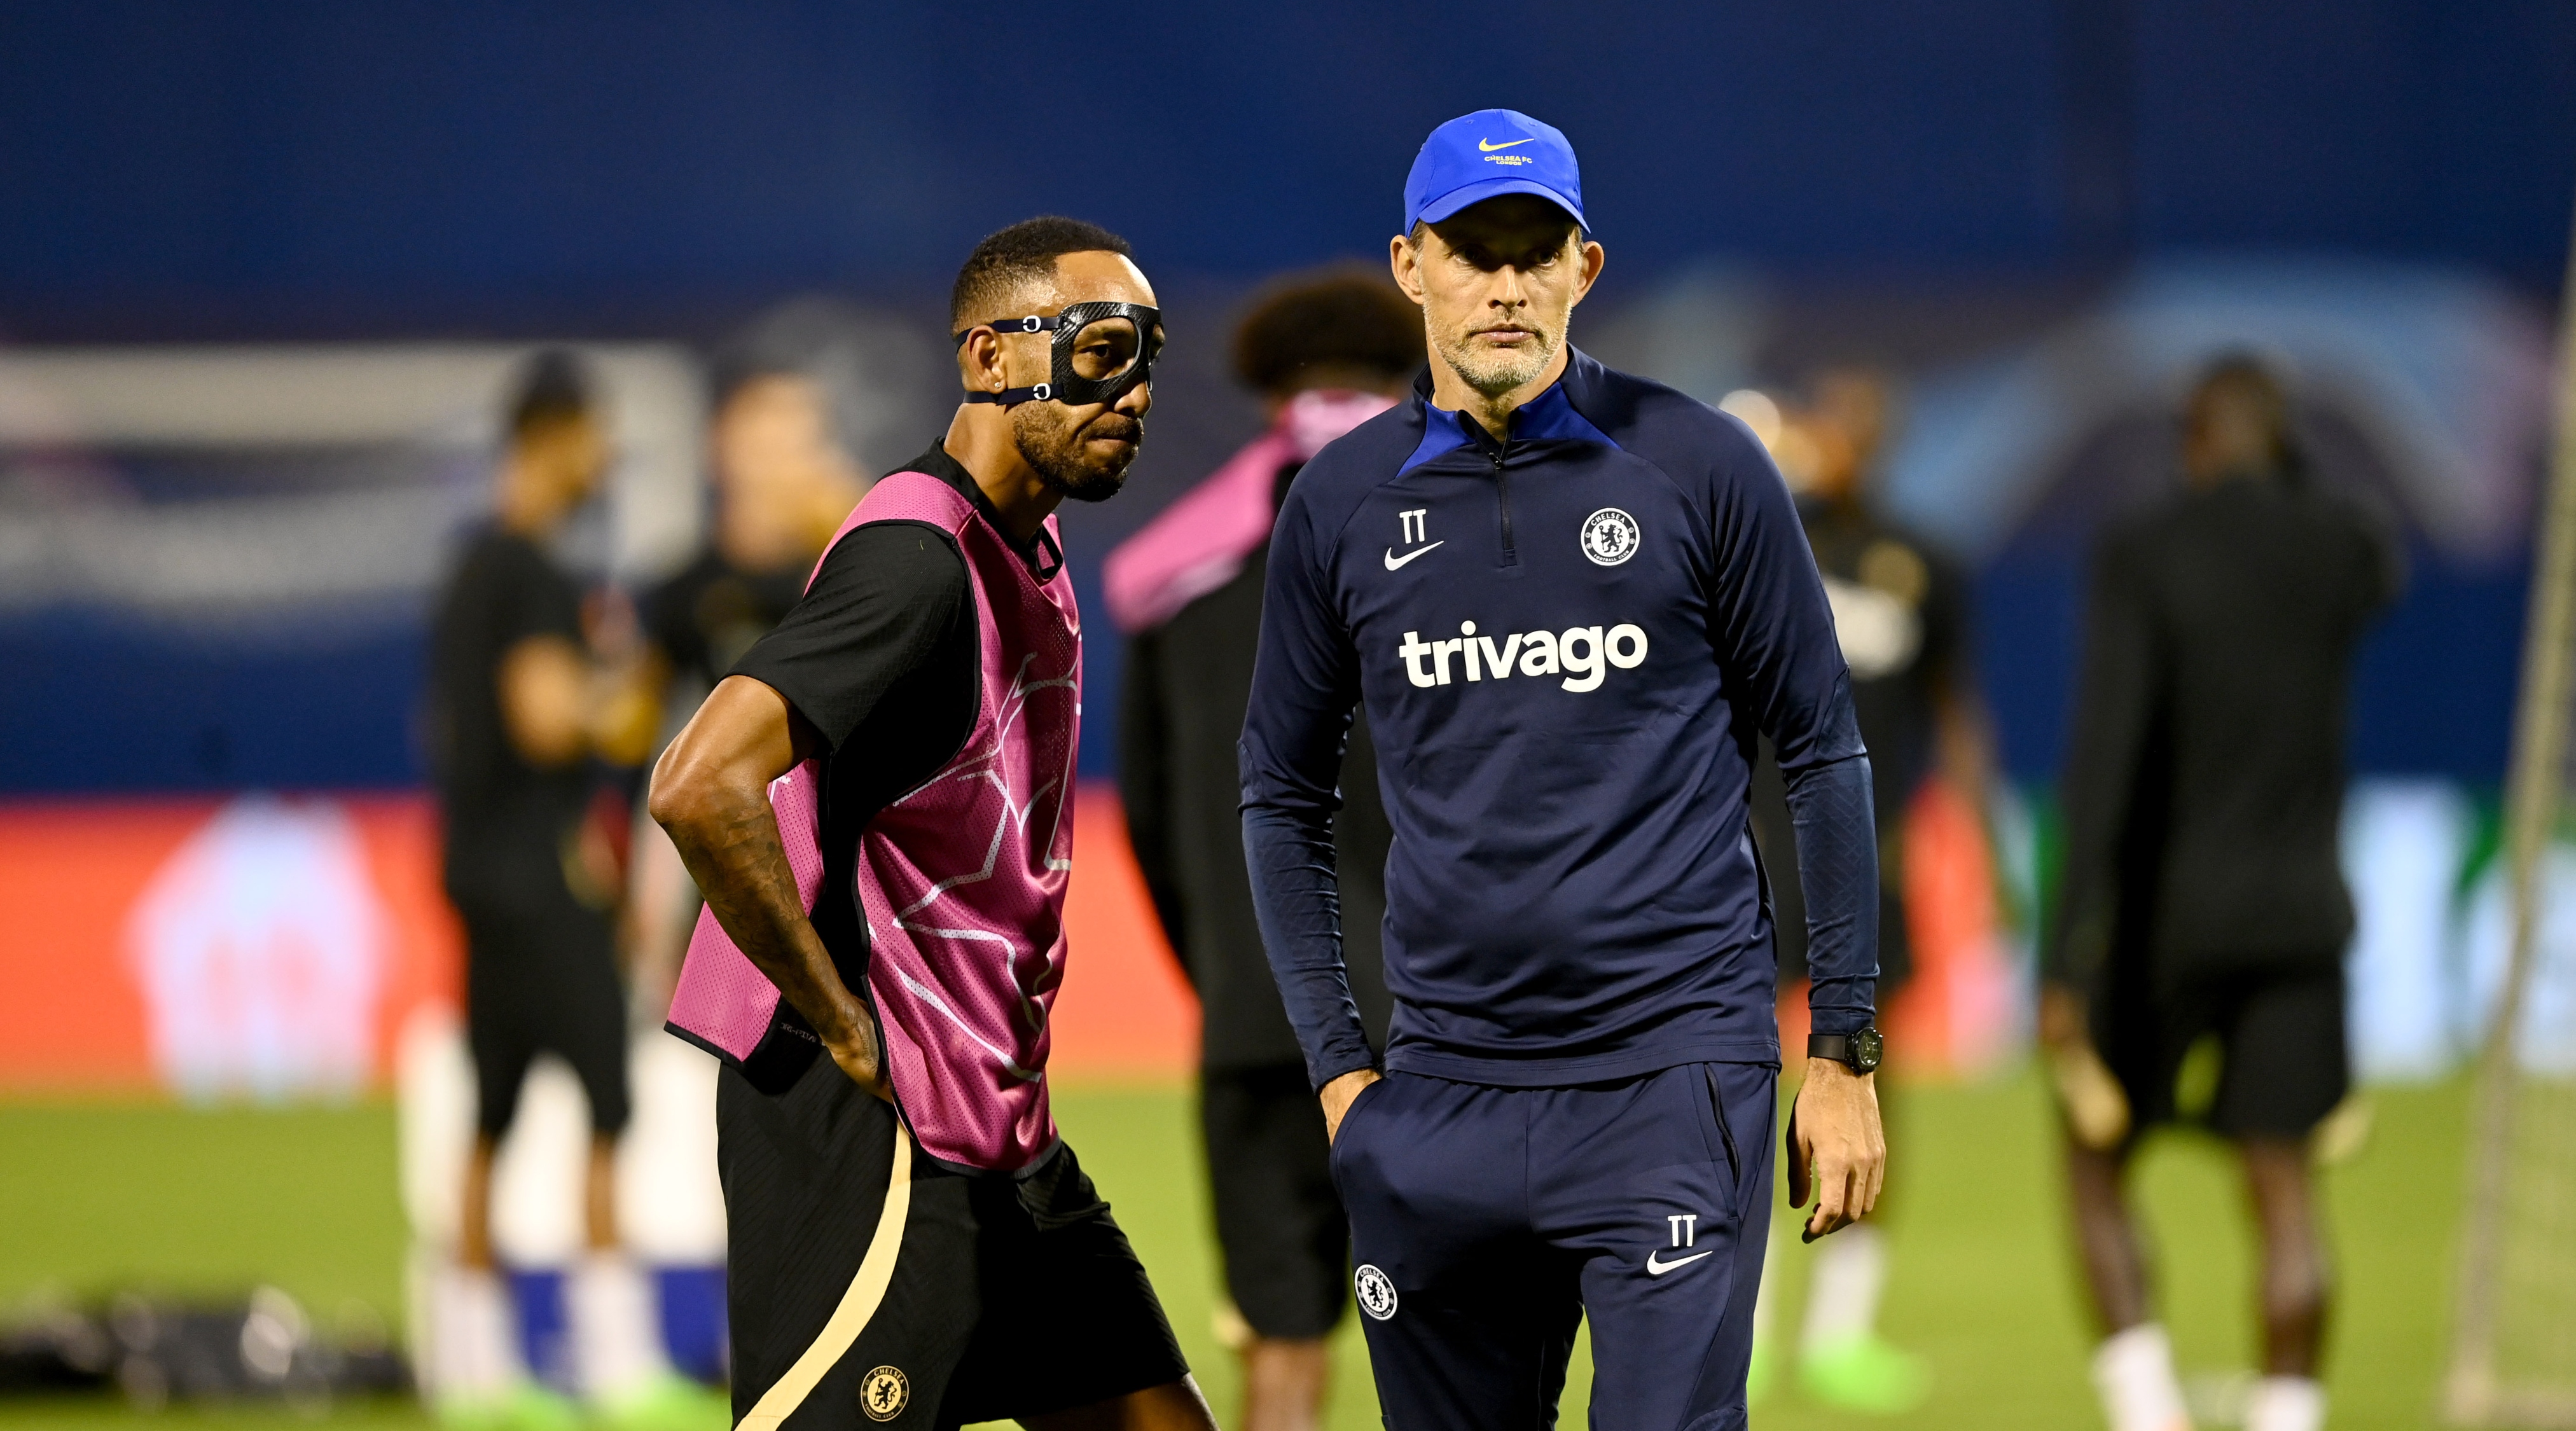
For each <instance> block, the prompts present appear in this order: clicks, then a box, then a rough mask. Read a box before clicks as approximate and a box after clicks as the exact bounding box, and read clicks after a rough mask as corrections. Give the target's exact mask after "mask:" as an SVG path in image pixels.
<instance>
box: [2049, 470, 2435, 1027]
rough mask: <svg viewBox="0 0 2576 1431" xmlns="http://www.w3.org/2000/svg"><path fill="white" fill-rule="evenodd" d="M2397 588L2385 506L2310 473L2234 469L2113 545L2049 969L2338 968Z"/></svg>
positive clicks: (2097, 617) (2077, 750)
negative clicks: (2370, 704)
mask: <svg viewBox="0 0 2576 1431" xmlns="http://www.w3.org/2000/svg"><path fill="white" fill-rule="evenodd" d="M2403 583H2404V573H2403V569H2402V566H2401V563H2400V558H2399V554H2398V548H2397V546H2396V543H2395V542H2394V540H2393V539H2392V538H2391V537H2390V535H2389V533H2388V531H2387V530H2386V527H2385V525H2384V523H2383V522H2382V521H2381V520H2380V519H2379V517H2378V515H2377V514H2376V513H2374V512H2372V511H2370V510H2368V509H2366V508H2364V507H2362V506H2360V505H2358V504H2356V503H2354V502H2351V501H2349V500H2346V499H2344V498H2342V497H2340V496H2337V495H2335V494H2333V493H2331V492H2328V491H2325V490H2322V489H2320V488H2318V487H2315V486H2313V485H2310V484H2308V483H2306V482H2294V481H2289V480H2262V479H2250V478H2249V479H2245V480H2240V481H2231V482H2223V483H2220V484H2219V485H2218V486H2217V487H2215V488H2212V489H2210V490H2206V491H2198V492H2189V493H2184V494H2182V495H2179V496H2176V497H2174V498H2172V499H2170V500H2168V501H2166V502H2164V503H2161V504H2159V505H2158V506H2157V507H2155V508H2154V509H2152V510H2150V511H2149V512H2147V513H2145V514H2144V515H2142V516H2140V517H2138V518H2136V519H2134V520H2131V521H2129V522H2126V523H2124V524H2122V525H2120V526H2119V527H2116V528H2114V529H2113V530H2112V531H2111V532H2110V533H2109V534H2108V535H2106V536H2105V537H2104V539H2103V541H2102V544H2101V549H2100V550H2099V552H2098V553H2097V554H2096V556H2095V559H2094V566H2093V594H2092V609H2091V613H2090V616H2089V620H2088V623H2087V630H2086V633H2085V641H2084V671H2083V676H2082V679H2081V682H2080V684H2079V686H2078V688H2077V698H2076V718H2075V722H2074V726H2073V728H2072V730H2071V731H2070V736H2071V740H2070V742H2069V748H2068V751H2067V762H2066V781H2065V786H2064V801H2065V812H2066V814H2065V819H2066V875H2065V879H2064V882H2063V887H2062V888H2061V890H2060V893H2059V901H2060V912H2059V915H2058V919H2057V921H2056V925H2055V928H2054V929H2053V930H2052V937H2051V940H2050V945H2049V948H2048V951H2047V952H2048V959H2047V968H2048V969H2049V971H2050V973H2051V974H2052V975H2053V976H2054V977H2057V978H2061V979H2065V980H2068V981H2070V982H2074V983H2076V984H2078V985H2079V986H2085V987H2094V988H2097V989H2098V988H2100V987H2104V986H2103V985H2101V984H2100V983H2099V982H2098V980H2099V979H2100V978H2101V976H2102V975H2103V974H2104V973H2105V972H2106V971H2108V970H2110V969H2111V966H2113V965H2115V964H2121V963H2126V962H2131V961H2134V962H2135V967H2136V968H2141V969H2144V970H2145V971H2147V972H2148V973H2150V974H2151V975H2152V976H2153V977H2154V978H2155V979H2156V980H2157V981H2158V982H2159V983H2160V984H2161V985H2162V986H2163V987H2166V988H2168V989H2170V988H2172V987H2174V986H2177V985H2179V984H2180V983H2183V982H2187V981H2189V980H2191V979H2193V978H2197V977H2201V976H2206V975H2212V974H2229V973H2240V972H2253V971H2257V970H2264V969H2273V970H2282V969H2299V970H2316V971H2328V972H2330V971H2332V970H2333V969H2334V968H2336V967H2337V963H2338V961H2339V960H2340V958H2341V957H2342V951H2343V946H2344V943H2345V941H2347V940H2348V939H2349V938H2350V937H2351V935H2352V920H2353V914H2352V900H2351V896H2350V894H2349V892H2348V891H2347V890H2346V889H2345V888H2344V882H2343V869H2342V863H2341V860H2340V859H2339V857H2338V851H2337V841H2336V832H2337V827H2338V826H2339V824H2340V823H2341V819H2342V814H2343V789H2344V729H2345V712H2346V707H2347V705H2348V704H2349V702H2350V700H2351V697H2352V663H2353V654H2354V650H2355V648H2356V647H2357V646H2358V644H2359V642H2360V639H2361V635H2362V632H2363V630H2364V629H2365V628H2366V627H2367V625H2368V624H2369V622H2370V620H2371V618H2372V617H2373V616H2375V615H2377V614H2378V612H2379V611H2380V610H2382V609H2383V608H2385V607H2386V606H2387V605H2388V604H2389V603H2390V602H2391V601H2393V600H2395V599H2396V596H2397V593H2398V591H2399V589H2400V588H2401V587H2402V585H2403Z"/></svg>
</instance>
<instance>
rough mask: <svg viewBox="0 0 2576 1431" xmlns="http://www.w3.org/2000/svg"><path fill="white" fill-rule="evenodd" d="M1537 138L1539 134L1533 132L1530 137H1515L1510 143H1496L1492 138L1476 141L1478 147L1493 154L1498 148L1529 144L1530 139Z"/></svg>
mask: <svg viewBox="0 0 2576 1431" xmlns="http://www.w3.org/2000/svg"><path fill="white" fill-rule="evenodd" d="M1536 138H1538V136H1537V135H1535V134H1533V135H1531V136H1530V137H1529V139H1514V140H1511V141H1510V142H1508V143H1504V144H1496V143H1495V142H1494V141H1492V140H1490V139H1479V140H1477V141H1476V147H1477V148H1478V149H1481V150H1483V151H1484V152H1486V153H1488V154H1491V153H1493V152H1494V151H1495V150H1497V149H1509V148H1511V147H1512V145H1514V144H1527V143H1529V142H1530V140H1531V139H1536Z"/></svg>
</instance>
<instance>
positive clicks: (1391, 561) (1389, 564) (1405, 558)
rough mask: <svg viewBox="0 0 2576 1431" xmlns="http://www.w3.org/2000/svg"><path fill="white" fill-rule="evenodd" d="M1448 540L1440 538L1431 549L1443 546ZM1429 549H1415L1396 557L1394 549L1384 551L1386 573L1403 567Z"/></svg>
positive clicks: (1389, 548)
mask: <svg viewBox="0 0 2576 1431" xmlns="http://www.w3.org/2000/svg"><path fill="white" fill-rule="evenodd" d="M1448 540H1449V539H1448V538H1447V537H1442V538H1441V539H1440V540H1439V541H1436V542H1433V543H1432V544H1431V547H1436V546H1444V545H1446V544H1447V543H1448ZM1431 547H1416V548H1414V549H1413V550H1412V551H1409V552H1406V553H1405V554H1404V555H1402V556H1397V555H1396V554H1395V548H1393V547H1388V548H1387V549H1386V569H1387V570H1388V571H1393V570H1395V569H1396V568H1397V567H1400V566H1402V565H1404V564H1405V563H1406V562H1409V561H1411V560H1413V559H1414V558H1415V557H1418V556H1420V555H1422V554H1423V553H1424V552H1427V551H1429V550H1431Z"/></svg>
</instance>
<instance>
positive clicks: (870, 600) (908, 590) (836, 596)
mask: <svg viewBox="0 0 2576 1431" xmlns="http://www.w3.org/2000/svg"><path fill="white" fill-rule="evenodd" d="M901 470H904V471H910V472H925V473H928V474H929V475H931V476H933V477H937V478H939V479H940V480H942V481H944V482H946V483H948V485H950V486H951V487H954V488H956V489H957V490H958V492H960V493H961V494H963V495H964V496H965V497H966V498H967V500H969V501H971V502H973V503H974V504H975V510H976V511H977V513H979V514H980V515H981V516H982V518H983V520H984V521H985V523H986V524H987V525H989V526H991V527H992V529H993V530H994V531H995V532H996V533H1003V534H1004V540H1005V541H1008V540H1009V538H1008V535H1007V532H1006V530H1005V528H1004V527H1003V526H1002V523H1001V520H1000V516H999V514H998V513H996V512H995V511H994V510H993V505H992V503H991V502H990V501H989V500H988V499H987V498H986V497H985V496H984V492H983V489H982V488H980V487H977V486H976V485H975V479H974V477H973V476H971V475H969V474H968V472H967V471H966V469H965V468H964V467H963V466H961V465H959V463H958V462H957V459H955V458H953V457H951V456H949V455H948V453H947V451H946V450H945V449H943V448H941V447H939V446H937V445H933V446H932V447H931V449H930V450H929V451H928V452H925V453H923V454H922V455H921V456H920V457H919V458H917V459H915V460H914V461H912V462H909V463H906V464H905V465H904V467H903V468H902V469H901ZM1020 551H1021V555H1022V557H1023V558H1024V559H1026V560H1028V562H1029V564H1030V567H1031V569H1032V570H1035V571H1038V572H1040V573H1041V574H1044V575H1052V574H1053V571H1054V563H1055V562H1057V561H1060V560H1061V558H1060V557H1057V556H1055V555H1054V553H1053V551H1052V549H1051V547H1047V546H1046V545H1045V544H1044V543H1043V542H1041V543H1040V544H1036V545H1032V546H1030V547H1025V548H1021V549H1020ZM977 649H978V636H977V629H976V624H975V598H974V593H973V590H972V588H971V586H970V585H969V578H968V575H967V571H966V558H965V556H964V554H963V553H961V552H959V551H958V549H957V543H956V540H955V539H954V538H953V537H952V536H950V534H948V533H947V532H944V531H942V530H940V529H939V528H937V527H933V526H929V525H926V524H924V523H920V522H875V523H871V524H869V525H867V526H862V527H856V528H853V529H852V530H851V531H850V532H849V533H848V534H847V535H845V536H843V537H842V538H841V539H840V540H839V541H838V542H835V543H833V545H832V549H831V551H830V552H828V553H826V554H825V555H824V557H823V565H822V568H821V570H820V571H818V572H816V574H815V577H814V584H813V586H812V587H810V588H809V589H808V590H807V591H806V593H805V596H804V599H802V600H800V601H798V602H797V603H796V605H795V607H794V608H793V609H792V610H790V611H789V612H788V613H787V617H786V619H785V620H783V621H781V622H779V623H778V627H777V629H776V630H774V631H772V632H770V633H769V634H768V635H767V636H764V637H762V638H761V639H760V641H759V642H758V643H757V644H755V645H754V646H753V647H752V648H751V650H750V652H749V653H748V654H746V655H745V656H744V657H743V658H742V660H741V661H740V662H738V663H736V664H735V666H734V668H733V674H735V675H738V676H749V677H751V678H752V679H753V680H756V681H758V682H760V683H761V684H762V685H765V686H768V687H769V688H771V689H772V690H775V691H777V692H778V693H779V694H780V695H782V696H784V697H786V698H787V703H788V704H789V705H791V706H793V707H795V708H796V713H797V714H798V715H800V716H803V717H804V718H805V720H806V722H807V723H808V724H810V725H812V726H813V727H814V729H815V731H816V732H818V733H819V734H820V735H821V736H822V737H823V739H824V741H825V743H826V744H828V745H829V746H830V748H831V749H830V754H829V755H827V756H826V757H825V759H824V770H823V789H824V808H825V819H826V821H827V823H829V824H830V825H831V826H832V827H833V829H834V830H835V831H836V832H838V835H837V837H839V838H847V837H848V836H849V835H851V834H854V833H855V832H856V831H857V830H858V829H860V828H861V827H862V826H864V825H865V824H866V822H867V821H868V819H869V818H871V817H872V816H874V815H875V814H876V812H877V811H878V810H880V809H883V808H884V807H885V804H886V802H887V801H889V800H892V799H894V798H895V797H896V796H898V795H901V794H903V793H904V792H905V791H907V790H910V789H911V788H913V787H914V786H916V785H919V784H920V783H921V782H922V781H924V780H927V779H929V778H930V777H931V776H932V775H934V774H936V773H937V772H938V770H939V767H940V766H942V765H944V764H946V763H947V761H948V759H949V758H950V757H951V756H953V755H955V754H956V753H957V750H958V747H960V746H962V745H964V744H965V742H966V737H967V735H968V733H969V732H970V731H972V730H973V729H974V724H975V702H976V696H977V690H976V686H977V675H976V653H977ZM818 927H820V926H819V924H818ZM827 940H828V933H827ZM834 952H835V954H836V955H838V954H840V953H842V952H843V951H839V950H835V951H834Z"/></svg>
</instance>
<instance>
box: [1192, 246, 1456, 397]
mask: <svg viewBox="0 0 2576 1431" xmlns="http://www.w3.org/2000/svg"><path fill="white" fill-rule="evenodd" d="M1423 353H1424V344H1423V336H1422V312H1421V310H1420V309H1418V308H1415V307H1414V306H1413V302H1412V300H1410V299H1408V298H1406V297H1405V296H1404V295H1403V294H1402V293H1401V292H1399V291H1397V289H1396V286H1395V285H1394V284H1393V283H1392V282H1390V281H1388V279H1387V277H1386V275H1385V274H1383V273H1380V272H1375V271H1373V270H1370V269H1366V268H1362V267H1360V266H1359V265H1357V264H1351V265H1346V266H1344V267H1340V268H1331V269H1324V270H1320V271H1317V272H1312V273H1302V274H1293V275H1291V276H1289V277H1287V278H1284V279H1281V280H1279V281H1278V282H1276V283H1274V284H1272V285H1271V286H1270V287H1269V288H1268V289H1266V290H1264V291H1263V292H1262V294H1261V295H1260V296H1259V297H1258V298H1256V299H1254V300H1253V304H1252V308H1251V311H1249V312H1247V313H1245V314H1244V315H1243V322H1242V323H1241V324H1240V325H1238V326H1237V327H1236V328H1235V330H1234V375H1235V377H1237V378H1238V379H1240V380H1242V382H1243V384H1244V386H1246V387H1249V388H1251V389H1253V390H1255V391H1256V392H1264V393H1277V392H1286V391H1289V390H1291V389H1293V388H1295V387H1296V386H1297V377H1298V374H1300V373H1302V372H1306V371H1308V370H1310V369H1334V368H1338V369H1344V370H1357V371H1359V372H1361V373H1365V374H1370V375H1374V376H1377V377H1381V378H1385V379H1388V380H1394V379H1398V378H1403V377H1407V376H1410V375H1411V374H1412V372H1413V370H1414V369H1416V368H1418V367H1421V366H1422V362H1423Z"/></svg>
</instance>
